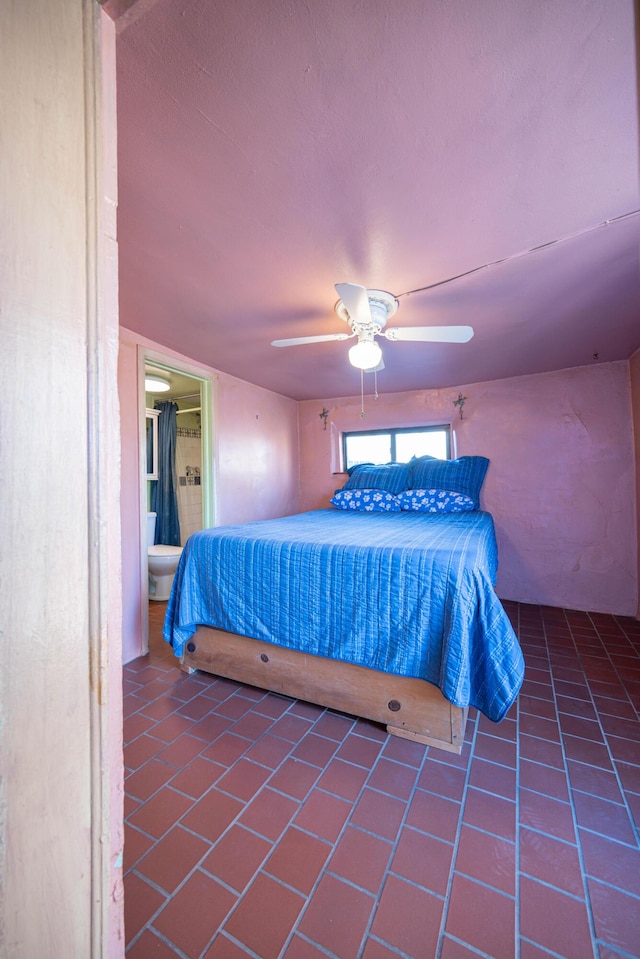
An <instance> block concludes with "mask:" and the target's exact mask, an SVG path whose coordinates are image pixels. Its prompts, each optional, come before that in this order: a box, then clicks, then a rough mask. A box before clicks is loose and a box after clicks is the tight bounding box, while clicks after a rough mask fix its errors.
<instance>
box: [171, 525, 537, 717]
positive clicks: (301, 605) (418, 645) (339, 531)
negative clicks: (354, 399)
mask: <svg viewBox="0 0 640 959" xmlns="http://www.w3.org/2000/svg"><path fill="white" fill-rule="evenodd" d="M497 564H498V554H497V544H496V538H495V532H494V526H493V519H492V517H491V516H490V514H489V513H485V512H481V511H477V512H468V513H449V514H446V515H437V514H430V513H414V512H403V513H365V512H350V511H349V512H347V511H342V510H335V509H327V510H316V511H313V512H310V513H301V514H299V515H296V516H288V517H284V518H283V519H276V520H264V521H262V522H256V523H246V524H243V525H241V526H223V527H218V528H216V529H210V530H204V531H202V532H200V533H195V534H194V535H192V536H191V537H190V538H189V539H188V541H187V543H186V545H185V547H184V549H183V552H182V556H181V558H180V563H179V565H178V569H177V571H176V575H175V578H174V583H173V589H172V592H171V597H170V600H169V604H168V607H167V615H166V620H165V627H164V638H165V639H166V640H167V641H168V642H169V643H171V644H172V646H173V648H174V651H175V653H176V655H177V656H180V655H181V654H182V650H183V646H184V644H185V643H186V642H187V640H188V639H189V637H190V636H192V635H193V633H194V632H195V629H196V626H197V625H199V624H203V625H208V626H214V627H217V628H218V629H223V630H227V631H228V632H232V633H239V634H241V635H243V636H250V637H253V638H255V639H260V640H263V641H265V642H271V643H277V644H278V645H280V646H286V647H288V648H292V649H302V650H304V651H305V652H307V653H313V654H315V655H319V656H326V657H329V658H332V659H339V660H346V661H348V662H352V663H357V664H359V665H361V666H368V667H370V668H372V669H377V670H380V671H382V672H388V673H396V674H398V675H403V676H412V677H417V678H420V679H426V680H428V681H429V682H431V683H434V684H435V685H436V686H438V687H439V688H440V690H441V691H442V693H443V694H444V696H445V697H446V699H448V700H449V701H450V702H452V703H454V705H456V706H462V707H464V706H468V705H472V706H476V707H477V708H478V709H480V710H481V711H482V712H483V713H485V714H486V715H487V716H488V717H489V718H490V719H493V720H496V721H498V720H500V719H502V717H503V716H504V715H505V713H506V711H507V710H508V709H509V707H510V706H511V704H512V703H513V701H514V699H515V697H516V695H517V693H518V690H519V688H520V685H521V683H522V679H523V674H524V664H523V659H522V653H521V650H520V646H519V644H518V641H517V639H516V636H515V634H514V632H513V629H512V627H511V624H510V622H509V619H508V617H507V615H506V613H505V612H504V609H503V608H502V605H501V603H500V600H499V599H498V598H497V596H496V594H495V592H494V584H495V577H496V572H497Z"/></svg>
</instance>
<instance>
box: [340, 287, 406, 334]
mask: <svg viewBox="0 0 640 959" xmlns="http://www.w3.org/2000/svg"><path fill="white" fill-rule="evenodd" d="M367 299H368V301H369V315H368V316H366V317H358V316H350V315H349V312H348V310H347V308H346V306H345V305H344V303H343V302H342V300H338V302H337V303H336V305H335V311H336V313H337V314H338V316H339V317H340V319H341V320H344V322H345V323H348V324H349V326H350V327H351V329H352V330H353V332H354V333H357V334H358V336H366V334H367V333H368V334H369V336H370V337H374V336H375V335H376V334H378V333H379V332H380V330H382V329H384V327H385V325H386V323H387V320H388V319H389V318H390V317H391V316H393V315H394V313H395V312H396V310H397V309H398V301H397V300H396V298H395V296H393V294H392V293H386V292H385V291H384V290H367Z"/></svg>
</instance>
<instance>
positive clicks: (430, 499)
mask: <svg viewBox="0 0 640 959" xmlns="http://www.w3.org/2000/svg"><path fill="white" fill-rule="evenodd" d="M397 499H398V502H399V503H400V509H404V510H411V511H412V512H415V513H463V512H466V511H467V510H472V509H475V508H476V506H475V503H474V502H473V500H472V499H469V497H468V496H463V494H462V493H452V492H451V491H450V490H446V489H406V490H405V491H404V492H403V493H399V494H398V497H397Z"/></svg>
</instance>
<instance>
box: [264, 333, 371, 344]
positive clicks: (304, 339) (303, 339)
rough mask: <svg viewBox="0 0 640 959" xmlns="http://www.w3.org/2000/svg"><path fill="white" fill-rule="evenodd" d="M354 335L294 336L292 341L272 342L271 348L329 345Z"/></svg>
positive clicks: (322, 334)
mask: <svg viewBox="0 0 640 959" xmlns="http://www.w3.org/2000/svg"><path fill="white" fill-rule="evenodd" d="M354 335H355V334H353V333H321V334H320V335H319V336H294V337H293V338H292V339H290V340H272V341H271V346H299V345H300V344H302V343H328V342H329V341H330V340H350V339H351V337H352V336H354Z"/></svg>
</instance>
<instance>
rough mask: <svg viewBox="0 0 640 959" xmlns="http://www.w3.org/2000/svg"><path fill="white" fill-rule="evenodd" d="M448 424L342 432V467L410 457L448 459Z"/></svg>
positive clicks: (405, 460)
mask: <svg viewBox="0 0 640 959" xmlns="http://www.w3.org/2000/svg"><path fill="white" fill-rule="evenodd" d="M449 439H450V430H449V427H448V426H409V427H407V428H403V429H392V430H368V431H366V432H358V433H343V434H342V456H343V463H344V469H345V470H349V469H351V467H352V466H357V464H358V463H392V462H398V463H406V462H407V461H408V460H410V459H411V457H412V456H435V457H437V458H438V459H441V460H447V459H449V455H450V454H449V450H450V443H449Z"/></svg>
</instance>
